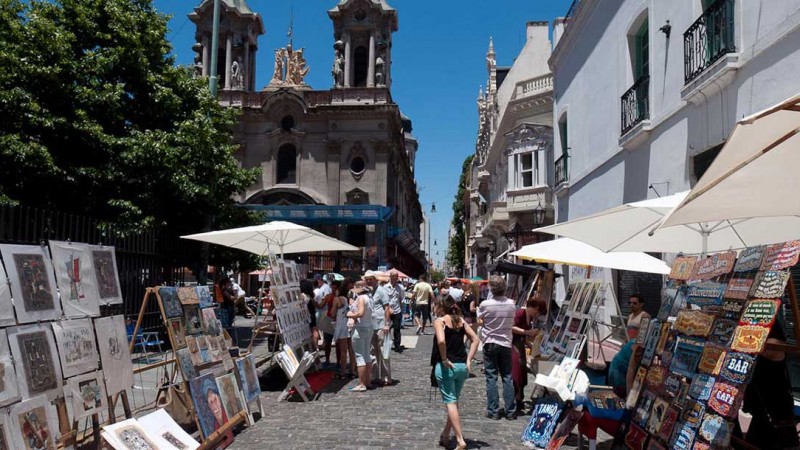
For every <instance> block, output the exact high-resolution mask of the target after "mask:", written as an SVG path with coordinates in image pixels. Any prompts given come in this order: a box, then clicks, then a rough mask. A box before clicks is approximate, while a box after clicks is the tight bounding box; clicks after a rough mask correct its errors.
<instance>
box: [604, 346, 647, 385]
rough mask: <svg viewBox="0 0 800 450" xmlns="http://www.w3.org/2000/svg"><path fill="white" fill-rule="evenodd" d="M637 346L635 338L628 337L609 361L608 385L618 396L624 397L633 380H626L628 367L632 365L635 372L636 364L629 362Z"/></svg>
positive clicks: (628, 371)
mask: <svg viewBox="0 0 800 450" xmlns="http://www.w3.org/2000/svg"><path fill="white" fill-rule="evenodd" d="M637 348H638V346H636V339H630V340H628V342H626V343H625V345H623V346H622V348H620V349H619V351H618V352H617V354H616V355H614V358H613V359H612V360H611V363H610V364H609V365H608V385H609V386H611V388H612V389H613V390H614V393H615V394H617V396H619V397H620V398H626V397H627V396H628V392H629V390H630V388H631V384H633V380H632V379H631V380H628V374H629V373H630V367H631V366H634V369H633V372H634V373H635V372H636V370H637V368H638V367H639V365H638V364H633V365H632V364H631V360H632V359H634V358H633V355H634V353H636V350H637ZM640 358H641V355H640Z"/></svg>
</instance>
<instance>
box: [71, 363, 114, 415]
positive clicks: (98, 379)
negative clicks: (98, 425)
mask: <svg viewBox="0 0 800 450" xmlns="http://www.w3.org/2000/svg"><path fill="white" fill-rule="evenodd" d="M64 396H65V397H66V398H67V399H71V401H72V414H73V416H72V417H73V419H72V420H78V419H83V418H84V417H88V416H91V415H92V414H95V413H98V412H100V411H103V410H105V408H106V403H107V401H108V396H107V395H106V385H105V381H104V380H103V372H102V371H96V372H92V373H86V374H83V375H78V376H77V377H72V378H69V379H67V385H66V386H65V387H64Z"/></svg>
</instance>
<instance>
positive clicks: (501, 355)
mask: <svg viewBox="0 0 800 450" xmlns="http://www.w3.org/2000/svg"><path fill="white" fill-rule="evenodd" d="M483 368H484V373H485V375H486V412H487V413H488V414H489V415H492V416H495V415H497V414H499V410H500V402H499V398H498V392H497V377H498V375H499V376H500V378H501V379H502V380H503V403H505V407H506V414H508V415H510V414H512V413H514V411H515V410H516V409H517V405H516V400H515V398H514V380H513V379H512V378H511V347H502V346H500V345H497V344H493V343H489V344H484V346H483Z"/></svg>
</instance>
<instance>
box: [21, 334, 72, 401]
mask: <svg viewBox="0 0 800 450" xmlns="http://www.w3.org/2000/svg"><path fill="white" fill-rule="evenodd" d="M8 340H9V344H10V346H11V354H12V355H13V356H14V364H15V367H16V372H17V381H19V386H20V388H21V389H20V392H21V393H22V398H31V397H33V396H36V395H39V394H44V395H46V396H47V398H48V399H51V400H52V399H55V398H56V397H57V396H59V395H61V392H62V390H61V379H62V377H61V367H60V365H59V364H58V361H57V358H58V356H57V355H58V352H57V351H56V344H55V341H54V340H53V335H52V333H50V327H49V326H47V325H25V326H19V327H14V328H10V329H9V330H8Z"/></svg>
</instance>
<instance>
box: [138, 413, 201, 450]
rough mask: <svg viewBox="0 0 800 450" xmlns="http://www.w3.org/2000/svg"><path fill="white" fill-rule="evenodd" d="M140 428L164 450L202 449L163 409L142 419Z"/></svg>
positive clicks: (140, 419)
mask: <svg viewBox="0 0 800 450" xmlns="http://www.w3.org/2000/svg"><path fill="white" fill-rule="evenodd" d="M139 426H141V427H142V429H144V430H145V431H146V432H147V434H149V435H150V436H151V437H152V438H153V441H154V442H155V443H156V445H158V448H160V449H162V450H196V449H197V448H198V447H200V443H199V442H197V441H195V440H194V439H192V437H191V436H190V435H189V434H188V433H187V432H185V431H184V430H183V428H181V426H180V425H178V424H177V423H176V422H175V421H174V420H173V419H172V417H170V415H169V414H168V413H167V412H166V411H164V410H163V409H158V410H156V411H153V412H152V413H150V414H148V415H146V416H143V417H140V418H139ZM159 441H161V442H159Z"/></svg>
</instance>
